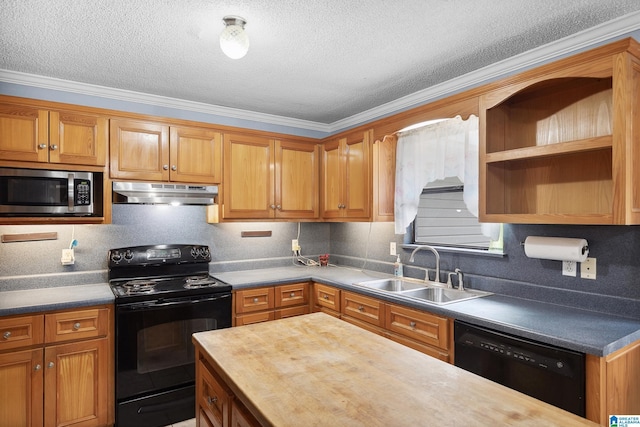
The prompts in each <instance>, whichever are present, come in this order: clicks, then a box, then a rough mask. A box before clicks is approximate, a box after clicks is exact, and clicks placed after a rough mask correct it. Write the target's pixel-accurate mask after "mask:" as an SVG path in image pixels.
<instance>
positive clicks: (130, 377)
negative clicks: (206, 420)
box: [116, 292, 231, 426]
mask: <svg viewBox="0 0 640 427" xmlns="http://www.w3.org/2000/svg"><path fill="white" fill-rule="evenodd" d="M230 326H231V293H230V292H225V293H222V294H215V295H201V296H197V297H186V298H176V299H163V300H157V301H145V302H138V303H132V304H119V305H116V399H117V401H118V414H119V416H118V418H119V421H118V425H125V424H122V421H124V419H123V418H124V416H123V414H126V413H129V412H130V411H133V413H135V414H138V415H141V414H142V415H143V414H145V413H149V418H152V417H153V415H152V413H153V412H163V411H165V412H172V411H175V410H176V409H177V408H176V405H178V404H179V403H180V402H182V401H184V402H183V403H182V406H184V407H186V408H188V410H189V412H190V413H193V411H194V408H195V403H193V402H194V400H193V399H194V397H195V396H194V395H195V393H194V392H186V393H185V388H187V389H189V388H192V387H193V385H194V378H195V354H194V346H193V343H192V342H191V335H192V334H193V333H195V332H201V331H207V330H214V329H222V328H228V327H230ZM171 393H174V395H173V396H172V394H171ZM158 396H160V398H159V397H158ZM163 396H164V397H163ZM163 407H166V408H165V409H163ZM127 418H129V417H127ZM127 421H129V420H127ZM131 421H133V420H131ZM134 422H135V421H134ZM136 425H137V426H141V425H145V424H144V423H136Z"/></svg>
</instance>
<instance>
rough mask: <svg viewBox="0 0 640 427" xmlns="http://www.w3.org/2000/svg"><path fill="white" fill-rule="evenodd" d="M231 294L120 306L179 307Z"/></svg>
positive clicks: (142, 307) (127, 308)
mask: <svg viewBox="0 0 640 427" xmlns="http://www.w3.org/2000/svg"><path fill="white" fill-rule="evenodd" d="M230 297H231V294H230V293H224V294H221V295H217V296H215V297H208V298H198V299H181V300H177V301H166V302H153V301H145V302H139V303H133V304H123V305H121V306H119V307H118V308H120V309H124V310H130V311H133V310H153V309H155V308H164V307H179V306H187V305H192V304H198V303H202V302H211V301H218V300H221V299H224V298H230Z"/></svg>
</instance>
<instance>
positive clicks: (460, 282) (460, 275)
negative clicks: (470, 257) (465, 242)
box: [454, 268, 464, 291]
mask: <svg viewBox="0 0 640 427" xmlns="http://www.w3.org/2000/svg"><path fill="white" fill-rule="evenodd" d="M454 272H455V273H454V274H457V275H458V289H459V290H461V291H464V274H463V273H462V270H460V269H459V268H456V269H455V270H454Z"/></svg>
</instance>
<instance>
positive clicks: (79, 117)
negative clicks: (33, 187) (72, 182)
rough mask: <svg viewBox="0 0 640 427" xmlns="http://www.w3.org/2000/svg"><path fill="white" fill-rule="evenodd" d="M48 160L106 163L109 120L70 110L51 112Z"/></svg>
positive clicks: (91, 163)
mask: <svg viewBox="0 0 640 427" xmlns="http://www.w3.org/2000/svg"><path fill="white" fill-rule="evenodd" d="M49 125H50V128H49V161H51V162H55V163H69V164H75V165H92V166H104V164H105V160H106V157H107V138H108V135H109V120H108V119H107V118H106V117H97V116H92V115H88V114H80V113H76V112H69V111H51V112H50V113H49Z"/></svg>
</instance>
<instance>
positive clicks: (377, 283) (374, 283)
mask: <svg viewBox="0 0 640 427" xmlns="http://www.w3.org/2000/svg"><path fill="white" fill-rule="evenodd" d="M355 285H358V286H364V287H365V288H369V289H376V290H379V291H385V292H404V291H409V290H414V289H422V288H424V287H425V283H424V282H419V281H412V280H407V279H396V278H392V279H377V280H367V281H365V282H360V283H355Z"/></svg>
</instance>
